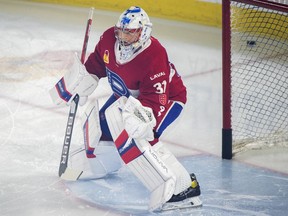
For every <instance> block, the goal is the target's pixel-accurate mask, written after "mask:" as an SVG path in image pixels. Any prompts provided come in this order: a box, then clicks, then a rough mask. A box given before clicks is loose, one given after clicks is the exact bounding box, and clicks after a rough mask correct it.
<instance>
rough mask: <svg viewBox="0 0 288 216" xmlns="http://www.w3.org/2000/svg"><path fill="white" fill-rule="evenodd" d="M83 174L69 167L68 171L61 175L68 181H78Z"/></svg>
mask: <svg viewBox="0 0 288 216" xmlns="http://www.w3.org/2000/svg"><path fill="white" fill-rule="evenodd" d="M82 173H83V171H82V170H75V169H70V168H68V167H67V168H66V170H65V171H64V172H63V173H62V174H61V175H60V178H61V179H63V180H67V181H77V180H78V179H79V178H80V176H81V175H82Z"/></svg>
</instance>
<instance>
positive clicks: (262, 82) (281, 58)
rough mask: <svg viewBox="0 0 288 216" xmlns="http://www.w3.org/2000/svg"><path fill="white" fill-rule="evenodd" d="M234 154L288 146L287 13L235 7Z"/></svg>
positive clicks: (251, 6) (233, 76)
mask: <svg viewBox="0 0 288 216" xmlns="http://www.w3.org/2000/svg"><path fill="white" fill-rule="evenodd" d="M230 24H231V79H232V83H231V88H232V93H231V94H232V98H231V99H232V100H231V103H232V106H231V109H232V114H231V115H232V129H233V152H234V153H237V152H238V151H243V148H263V147H269V146H275V145H277V146H285V147H288V67H287V66H288V28H287V27H288V17H287V11H286V12H281V11H277V10H274V9H273V10H272V9H267V8H264V7H259V6H255V5H252V4H251V5H250V4H245V3H240V2H233V1H232V2H231V23H230Z"/></svg>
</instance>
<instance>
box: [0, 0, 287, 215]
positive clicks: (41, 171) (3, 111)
mask: <svg viewBox="0 0 288 216" xmlns="http://www.w3.org/2000/svg"><path fill="white" fill-rule="evenodd" d="M88 12H89V9H88V8H74V7H66V6H55V5H49V4H39V3H31V2H29V1H17V0H14V1H8V0H0V20H1V21H0V35H1V40H0V47H1V52H0V121H1V124H0V147H1V151H0V215H1V216H2V215H3V216H14V215H23V216H33V215H45V216H46V215H53V216H55V215H65V216H66V215H67V216H68V215H69V216H76V215H88V216H89V215H93V216H94V215H103V216H104V215H105V216H120V215H139V214H144V215H147V214H146V213H147V212H146V213H143V212H142V210H143V208H145V207H144V206H145V203H146V202H147V197H148V193H147V191H145V189H144V188H143V187H142V186H141V185H140V184H138V182H137V181H136V179H135V178H134V177H133V176H130V174H129V172H128V171H127V170H125V168H123V169H121V172H120V173H119V175H118V176H117V175H114V176H111V179H109V178H106V179H104V180H101V181H98V182H94V181H90V182H82V181H81V182H75V183H67V182H65V181H62V180H60V179H59V178H58V176H57V172H58V163H59V161H60V154H61V151H62V143H63V138H64V132H65V127H66V121H67V114H68V110H69V108H68V107H55V106H54V105H53V104H52V102H51V99H50V98H49V95H48V90H49V89H50V88H51V87H52V86H53V85H54V84H55V82H57V81H58V80H59V78H60V77H61V76H62V75H63V74H64V73H65V72H66V70H67V66H68V65H69V64H70V63H71V62H72V57H73V53H74V52H75V51H76V52H80V50H81V48H82V42H83V37H84V31H85V25H86V19H87V15H88ZM118 15H119V14H118V13H112V12H104V11H99V10H96V11H95V14H94V21H93V25H92V31H91V35H90V41H89V45H88V52H91V51H92V50H93V48H94V45H95V43H96V42H97V41H98V38H99V36H100V34H101V32H102V31H103V30H104V29H106V28H107V27H109V26H112V25H114V23H115V20H117V18H118ZM151 20H152V22H153V24H154V29H153V34H154V35H155V36H156V37H158V38H159V39H160V41H161V42H162V44H163V45H164V46H165V47H167V51H168V53H169V55H170V59H171V61H172V62H174V63H175V65H176V67H177V68H178V71H179V72H180V73H181V75H182V76H183V79H184V82H185V84H186V86H187V89H188V104H187V106H186V108H185V111H184V113H183V116H182V119H181V121H179V123H178V125H177V127H174V128H171V129H169V130H168V131H166V132H165V134H164V136H163V141H164V142H166V144H167V146H168V147H169V148H170V149H171V150H172V151H173V152H174V153H175V155H176V156H177V157H179V158H180V159H181V161H182V162H183V164H184V165H185V166H186V167H187V169H188V170H189V171H191V172H195V173H196V174H197V177H198V179H199V182H200V184H201V188H202V199H203V203H204V205H203V207H202V208H200V209H194V210H187V211H182V212H174V213H171V212H170V213H162V214H163V215H165V214H167V215H173V214H174V215H181V214H182V215H191V214H192V215H286V212H287V210H288V205H287V203H288V195H287V191H288V190H287V185H288V184H287V174H288V168H287V167H286V166H287V164H288V154H287V149H273V150H262V151H249V152H244V153H242V154H239V155H237V156H236V157H235V160H234V161H226V160H222V159H221V157H220V156H221V31H220V30H219V29H215V28H207V27H203V26H197V25H192V24H188V23H180V22H175V21H167V20H160V19H156V18H151ZM109 93H110V89H109V87H108V86H107V84H105V80H104V81H103V82H102V81H101V83H100V88H99V91H98V92H95V94H93V95H92V97H91V98H96V97H97V98H100V101H102V102H103V99H104V98H105V97H107V95H108V94H109ZM80 113H81V108H80V109H79V114H80ZM79 127H80V125H79V118H77V119H76V125H75V131H77V130H78V131H79ZM81 142H82V139H81V134H80V133H74V134H73V141H72V146H77V145H79V144H80V143H81ZM263 153H264V154H263ZM243 162H244V163H243ZM128 176H129V178H128ZM100 187H102V189H103V190H104V189H105V193H103V191H102V189H101V190H99V189H100ZM131 187H132V188H133V187H134V188H135V187H137V190H136V189H135V190H129V191H127V190H128V189H129V188H131ZM108 189H109V190H108ZM101 192H102V194H101ZM106 192H107V193H106ZM112 192H113V193H112ZM99 194H100V195H101V196H98V195H99ZM101 197H103V199H101ZM114 198H115V199H114ZM116 198H117V199H116ZM119 198H122V200H120V199H119ZM128 198H129V199H128ZM106 200H107V201H109V202H106ZM125 200H127V202H125ZM117 201H119V202H117ZM128 201H129V202H128ZM131 202H133V205H131V206H129V203H131ZM135 202H136V204H135ZM111 204H113V206H111ZM142 204H143V206H142ZM133 208H137V209H134V210H133Z"/></svg>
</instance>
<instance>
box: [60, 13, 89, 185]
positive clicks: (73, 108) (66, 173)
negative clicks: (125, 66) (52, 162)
mask: <svg viewBox="0 0 288 216" xmlns="http://www.w3.org/2000/svg"><path fill="white" fill-rule="evenodd" d="M93 12H94V8H91V9H90V11H89V16H88V20H87V25H86V31H85V37H84V42H83V47H82V53H81V62H82V64H84V62H85V56H86V50H87V44H88V40H89V34H90V29H91V25H92V18H93ZM78 103H79V95H78V94H76V95H75V96H74V98H73V100H72V103H71V105H70V111H69V115H68V120H67V126H66V132H65V136H64V143H63V148H62V154H61V160H60V164H59V172H58V175H59V177H60V178H62V179H65V180H77V179H79V177H80V176H81V174H82V173H83V171H78V170H72V169H70V168H68V159H69V150H70V144H71V138H72V131H73V126H74V120H75V117H76V112H77V107H78Z"/></svg>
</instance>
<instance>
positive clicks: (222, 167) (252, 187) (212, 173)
mask: <svg viewBox="0 0 288 216" xmlns="http://www.w3.org/2000/svg"><path fill="white" fill-rule="evenodd" d="M180 161H181V162H182V163H183V165H184V166H185V167H186V168H187V169H188V171H189V172H194V173H196V176H197V179H198V180H199V183H200V186H201V192H202V194H201V199H202V201H203V206H202V207H197V208H188V209H182V210H173V211H165V212H153V213H152V212H148V211H147V208H148V203H149V192H148V191H147V190H146V189H145V188H144V186H143V185H142V184H141V183H140V182H139V181H138V179H137V178H136V177H134V176H133V174H132V173H130V172H129V170H128V169H126V168H125V167H123V168H121V169H120V170H119V171H118V172H117V173H116V174H113V175H110V176H109V177H107V178H105V179H99V180H90V181H87V180H80V181H77V182H65V185H66V186H67V190H70V192H71V193H72V194H73V195H74V196H76V197H78V198H80V199H82V200H85V201H88V202H90V203H93V204H95V205H97V206H102V207H104V208H109V209H112V210H115V211H117V212H123V213H128V214H129V215H165V216H172V215H229V216H230V215H263V216H264V215H286V213H287V211H288V206H287V203H288V176H287V175H283V174H279V173H274V172H271V171H269V170H264V169H259V168H256V167H253V166H249V165H246V164H242V163H239V162H237V161H227V160H221V159H220V158H218V157H214V156H207V155H197V156H192V157H191V156H189V157H185V158H181V159H180Z"/></svg>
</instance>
